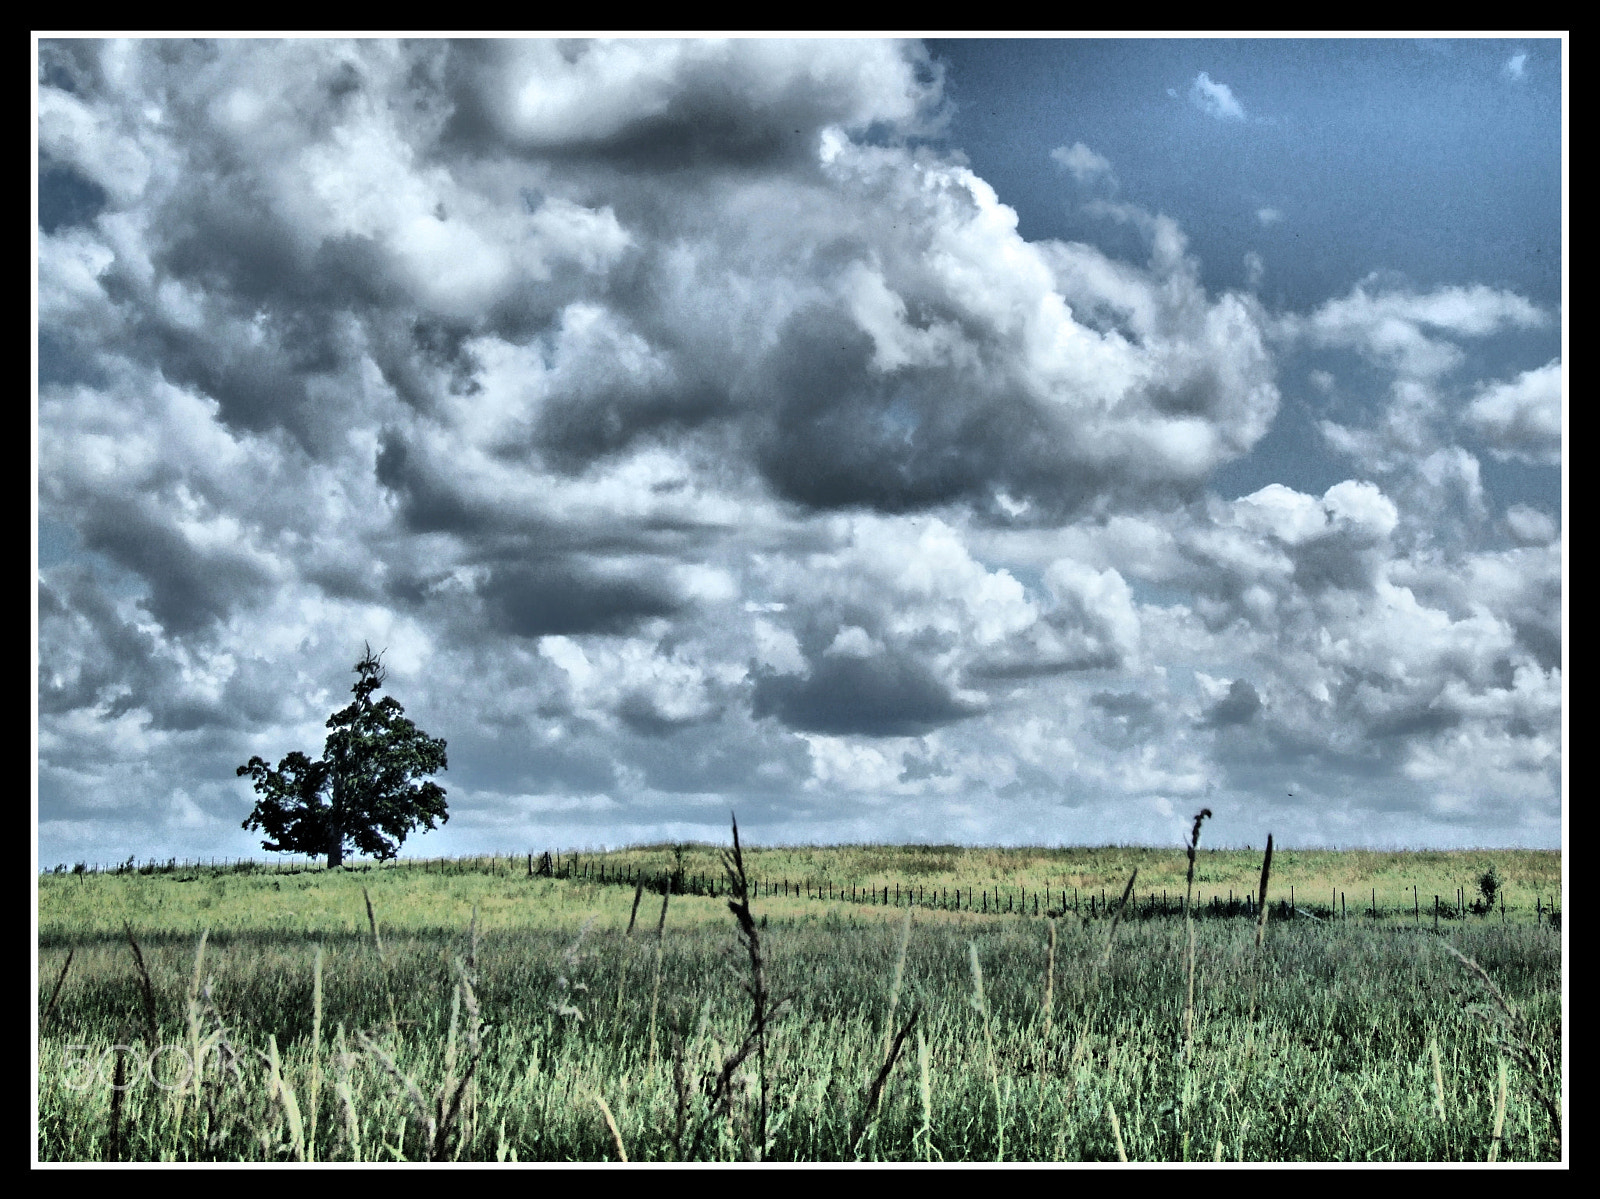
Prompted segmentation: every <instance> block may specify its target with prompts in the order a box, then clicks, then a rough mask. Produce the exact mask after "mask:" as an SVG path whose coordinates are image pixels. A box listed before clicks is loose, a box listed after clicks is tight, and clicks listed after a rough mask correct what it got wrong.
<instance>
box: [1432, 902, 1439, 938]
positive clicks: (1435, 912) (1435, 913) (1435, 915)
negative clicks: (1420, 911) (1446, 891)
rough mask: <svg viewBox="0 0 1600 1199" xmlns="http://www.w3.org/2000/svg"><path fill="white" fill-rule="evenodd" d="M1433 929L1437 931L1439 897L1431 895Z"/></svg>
mask: <svg viewBox="0 0 1600 1199" xmlns="http://www.w3.org/2000/svg"><path fill="white" fill-rule="evenodd" d="M1433 931H1434V932H1438V931H1439V897H1438V896H1437V895H1435V896H1434V897H1433Z"/></svg>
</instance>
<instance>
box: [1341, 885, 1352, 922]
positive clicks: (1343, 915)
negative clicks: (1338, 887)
mask: <svg viewBox="0 0 1600 1199" xmlns="http://www.w3.org/2000/svg"><path fill="white" fill-rule="evenodd" d="M1339 919H1340V920H1348V919H1350V913H1349V912H1347V911H1346V910H1345V906H1344V892H1343V891H1340V892H1339Z"/></svg>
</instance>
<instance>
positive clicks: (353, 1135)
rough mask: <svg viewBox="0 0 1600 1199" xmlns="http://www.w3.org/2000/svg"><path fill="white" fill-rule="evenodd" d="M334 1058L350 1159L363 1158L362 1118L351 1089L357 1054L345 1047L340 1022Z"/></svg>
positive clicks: (358, 1159)
mask: <svg viewBox="0 0 1600 1199" xmlns="http://www.w3.org/2000/svg"><path fill="white" fill-rule="evenodd" d="M334 1044H335V1046H336V1047H337V1048H336V1049H335V1051H334V1057H333V1060H334V1062H335V1063H337V1065H338V1067H339V1073H338V1075H337V1077H336V1078H335V1079H334V1084H333V1088H334V1090H335V1091H337V1092H338V1095H339V1104H340V1107H341V1108H342V1109H343V1110H344V1133H345V1137H346V1139H347V1140H349V1142H350V1160H351V1161H353V1162H358V1161H360V1160H361V1120H360V1119H359V1118H358V1117H357V1116H356V1097H355V1095H354V1093H352V1091H351V1089H350V1067H351V1066H353V1065H354V1064H355V1055H354V1054H352V1053H351V1052H350V1051H349V1049H347V1048H346V1047H345V1040H344V1025H343V1024H340V1025H339V1028H338V1032H337V1033H336V1034H335V1038H334Z"/></svg>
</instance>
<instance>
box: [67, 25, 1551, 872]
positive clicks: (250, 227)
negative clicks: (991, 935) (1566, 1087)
mask: <svg viewBox="0 0 1600 1199" xmlns="http://www.w3.org/2000/svg"><path fill="white" fill-rule="evenodd" d="M1561 51H1562V43H1561V42H1560V40H1559V39H1553V38H1522V39H1481V40H1480V39H1473V40H1459V39H1458V40H1421V39H1394V40H1369V39H1353V40H1347V39H1284V40H1275V39H1257V40H1193V39H1170V40H1103V39H1084V40H1066V41H1062V40H1049V39H1045V40H1021V41H1018V40H1008V41H994V40H982V39H975V40H937V41H930V42H919V41H915V40H899V41H873V40H866V39H860V40H848V41H829V40H806V41H793V42H770V41H761V40H734V41H729V42H712V41H691V42H673V41H669V40H652V41H645V42H597V43H596V42H590V43H585V42H577V41H570V42H561V43H551V42H537V41H535V42H488V43H453V42H447V41H423V42H412V43H405V44H395V43H388V42H378V41H370V42H369V41H358V42H337V41H324V40H318V39H307V40H299V41H293V42H273V41H250V42H227V41H223V42H205V41H201V42H192V41H183V42H177V41H172V42H169V41H162V40H143V41H138V40H136V41H131V42H97V41H91V40H52V39H46V40H44V41H43V42H41V43H40V45H39V56H38V57H39V74H38V79H39V83H38V89H37V120H38V130H39V160H38V176H39V189H38V195H39V207H38V213H39V221H38V228H39V232H38V271H39V275H38V278H39V285H38V312H39V317H38V321H39V383H38V390H37V400H36V413H37V448H38V462H39V467H38V509H39V556H38V563H39V574H38V617H37V637H38V659H39V662H38V675H39V684H38V695H39V699H38V730H39V733H38V736H39V759H38V778H39V782H38V830H37V831H38V849H39V855H40V860H41V862H43V863H45V864H49V863H51V862H54V861H60V860H73V859H77V858H87V859H91V860H107V859H120V858H122V857H125V856H127V854H128V853H135V854H138V855H139V856H171V855H174V854H176V855H179V856H183V855H194V854H207V853H210V854H219V855H221V854H229V855H235V854H244V853H249V852H250V851H251V850H252V849H253V848H255V845H254V842H253V840H252V838H251V836H250V834H248V833H245V832H243V831H242V830H241V829H240V828H239V825H240V821H241V820H242V819H243V817H244V815H245V813H247V812H248V810H249V807H250V804H251V802H252V796H251V794H250V792H249V789H248V787H247V785H246V784H245V782H244V781H243V780H239V779H236V778H235V777H234V769H233V768H234V767H235V766H237V765H238V764H239V763H241V762H243V761H244V760H245V759H246V758H248V757H250V756H251V755H253V754H260V755H262V756H263V757H267V758H269V759H270V760H273V761H276V760H277V758H279V757H281V756H282V755H284V754H286V753H288V752H289V751H290V750H294V749H300V750H305V751H307V752H312V753H315V752H317V751H319V750H320V748H321V740H322V736H323V735H324V733H323V730H322V727H321V725H322V721H323V719H324V718H325V717H326V715H327V714H328V713H329V712H330V711H332V710H333V709H335V708H337V707H340V706H342V704H343V702H344V697H345V696H346V695H347V694H348V688H349V686H350V684H351V682H352V681H353V675H352V674H351V671H350V667H351V665H352V664H353V663H354V662H355V660H356V659H357V658H358V657H359V656H360V652H361V648H362V645H363V644H364V643H366V642H370V643H371V644H372V645H373V646H374V647H375V648H384V649H385V650H386V651H387V653H386V661H387V662H388V664H389V667H390V690H391V691H392V693H393V694H395V695H396V697H397V698H399V699H400V700H401V702H402V703H404V704H405V705H406V708H407V711H408V713H409V714H410V715H411V716H413V717H414V718H415V719H416V720H417V722H418V723H419V724H420V725H421V726H422V727H423V728H425V729H426V730H428V731H429V732H430V733H432V734H434V735H436V736H443V737H445V738H446V739H447V740H448V742H449V745H450V751H449V752H450V762H451V765H450V770H449V771H448V772H447V773H446V774H445V775H444V776H443V777H442V779H441V781H442V782H443V783H444V785H445V786H446V787H447V789H448V791H449V793H450V797H451V798H450V802H451V812H452V818H451V820H450V822H449V823H448V824H447V825H446V826H444V828H442V829H441V830H440V831H438V832H436V833H432V834H429V835H428V836H426V837H423V838H419V839H414V840H413V841H411V842H410V843H408V845H407V852H434V853H438V852H465V851H469V850H487V849H502V850H515V849H520V848H527V847H529V846H535V845H545V844H565V845H600V844H611V845H616V844H622V843H627V842H634V841H641V840H651V839H660V838H669V837H670V838H685V837H698V838H707V839H716V838H719V837H720V836H721V835H722V833H721V830H722V828H723V826H724V824H725V820H726V814H727V811H728V810H729V809H730V808H734V809H737V811H738V812H739V818H740V822H741V825H743V826H745V827H746V828H748V829H749V830H750V832H751V835H752V836H753V837H754V838H756V839H758V840H766V841H791V842H793V841H808V840H822V841H862V840H910V839H914V840H934V841H958V842H967V843H996V842H1005V843H1022V842H1031V843H1063V842H1066V843H1071V842H1079V843H1081V842H1090V843H1106V842H1148V843H1177V842H1178V841H1179V840H1181V836H1182V833H1183V829H1184V827H1185V825H1186V822H1187V820H1188V819H1189V817H1190V816H1191V815H1192V812H1193V811H1194V810H1197V808H1198V807H1199V806H1201V805H1204V806H1209V807H1211V808H1212V809H1213V811H1215V812H1216V813H1217V821H1216V828H1217V836H1218V837H1219V838H1220V840H1221V841H1222V842H1224V843H1230V842H1231V843H1237V844H1245V843H1251V842H1254V843H1259V842H1260V840H1261V839H1262V837H1263V836H1264V835H1265V832H1266V830H1267V829H1269V828H1270V829H1271V830H1272V831H1273V832H1274V833H1275V834H1276V835H1277V836H1278V839H1279V841H1280V843H1284V844H1295V843H1298V844H1305V845H1311V844H1324V845H1354V844H1369V845H1385V846H1398V845H1437V846H1455V845H1512V844H1517V845H1523V844H1525V845H1546V846H1549V845H1558V844H1560V840H1561V828H1562V818H1563V817H1562V805H1561V779H1562V765H1561V744H1562V720H1563V702H1562V700H1563V695H1564V689H1563V673H1562V662H1563V654H1564V648H1563V642H1562V557H1563V540H1562V527H1563V519H1562V517H1563V513H1562V502H1561V500H1562V490H1561V477H1562V461H1563V458H1562V428H1563V411H1564V380H1565V374H1564V369H1563V357H1562V345H1563V332H1564V329H1565V321H1564V312H1563V280H1562V274H1561V272H1562V268H1563V263H1564V251H1563V245H1562V191H1561V173H1562V128H1561V115H1562V80H1561V62H1562V56H1561ZM1208 831H1209V830H1208Z"/></svg>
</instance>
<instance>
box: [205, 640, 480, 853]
mask: <svg viewBox="0 0 1600 1199" xmlns="http://www.w3.org/2000/svg"><path fill="white" fill-rule="evenodd" d="M380 657H381V655H377V654H374V653H373V652H372V647H371V646H370V645H369V646H367V647H366V652H365V655H364V656H363V657H362V659H361V661H359V662H357V663H356V665H355V671H356V675H357V676H358V677H357V679H356V683H355V686H353V687H352V688H351V691H352V692H353V693H354V695H355V702H354V703H352V704H350V705H349V706H348V707H346V708H342V709H341V710H339V711H338V712H335V713H334V714H333V715H332V716H330V717H328V724H327V727H328V728H329V729H331V730H333V731H332V732H330V733H329V734H328V738H327V741H326V742H325V743H324V745H323V751H322V757H321V758H320V759H317V760H316V761H313V760H311V759H310V758H308V757H306V755H305V754H303V753H300V752H299V751H298V750H297V751H295V752H294V753H291V754H289V755H288V756H286V757H285V758H283V759H282V760H281V761H280V762H279V763H278V766H277V769H276V770H274V769H272V768H271V767H269V766H268V765H267V763H266V762H265V761H263V760H262V759H261V758H259V757H253V758H251V759H250V761H249V762H247V763H245V764H244V765H243V766H241V767H239V769H238V771H237V772H236V773H237V774H238V775H240V776H241V777H242V776H244V775H247V774H248V775H249V776H250V777H251V779H252V780H253V785H254V787H255V789H256V792H257V794H258V795H259V796H260V798H259V799H258V800H257V801H256V806H255V810H254V811H252V812H251V813H250V817H249V819H247V820H246V821H245V822H244V827H245V828H247V829H256V830H259V831H261V832H264V833H266V834H267V840H265V841H263V842H262V843H261V847H262V848H263V849H266V850H270V851H272V852H274V853H303V854H311V855H316V854H324V853H325V854H327V855H328V865H329V866H337V865H339V864H340V863H341V862H342V861H343V860H344V854H345V851H346V848H347V847H354V848H355V849H356V850H357V851H359V852H360V853H364V854H367V855H369V856H371V857H375V858H379V859H388V858H392V857H394V856H395V854H396V853H398V852H399V849H400V846H401V844H403V843H404V841H405V839H406V836H407V835H408V834H409V833H410V832H411V831H412V830H413V829H414V828H416V827H418V826H422V827H424V828H428V829H433V828H435V827H437V826H436V825H435V823H434V822H435V821H436V820H437V821H447V820H449V819H450V816H449V813H448V812H447V811H446V810H445V792H444V788H443V787H440V786H439V785H438V784H437V783H435V782H433V781H432V780H431V779H429V778H428V777H427V776H429V775H432V774H436V773H438V772H439V771H441V770H444V769H445V768H446V759H445V743H444V740H443V739H442V738H435V737H430V736H428V734H427V733H425V732H423V731H422V730H421V729H419V728H417V726H416V725H415V724H413V723H412V722H411V721H410V720H408V719H406V715H405V709H404V708H402V707H401V706H400V703H399V701H397V700H396V699H395V698H394V697H393V696H387V695H386V696H384V697H383V698H382V699H381V700H378V701H377V702H376V703H374V702H373V699H372V693H373V692H374V691H376V690H378V688H380V687H382V686H383V682H384V679H385V677H386V674H387V672H386V670H385V669H384V666H383V663H382V662H381V661H380Z"/></svg>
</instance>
